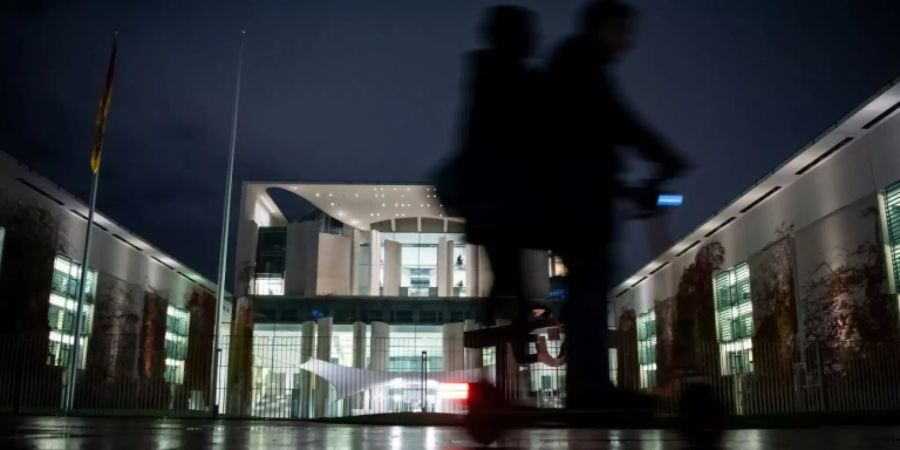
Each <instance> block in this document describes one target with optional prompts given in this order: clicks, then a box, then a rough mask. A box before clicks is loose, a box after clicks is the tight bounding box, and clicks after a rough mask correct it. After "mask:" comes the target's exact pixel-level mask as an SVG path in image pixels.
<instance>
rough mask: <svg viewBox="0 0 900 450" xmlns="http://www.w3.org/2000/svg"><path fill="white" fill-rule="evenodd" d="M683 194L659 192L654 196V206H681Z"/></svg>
mask: <svg viewBox="0 0 900 450" xmlns="http://www.w3.org/2000/svg"><path fill="white" fill-rule="evenodd" d="M682 203H684V196H683V195H680V194H659V197H657V198H656V206H681V204H682Z"/></svg>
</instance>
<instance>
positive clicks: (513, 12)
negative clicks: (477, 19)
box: [483, 5, 535, 58]
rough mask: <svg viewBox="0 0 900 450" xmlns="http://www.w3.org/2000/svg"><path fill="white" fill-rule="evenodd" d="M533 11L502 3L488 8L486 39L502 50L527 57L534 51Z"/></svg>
mask: <svg viewBox="0 0 900 450" xmlns="http://www.w3.org/2000/svg"><path fill="white" fill-rule="evenodd" d="M532 22H533V18H532V14H531V11H529V10H527V9H525V8H522V7H520V6H513V5H500V6H494V7H492V8H490V9H488V10H487V13H486V14H485V23H484V30H483V33H484V40H485V41H486V42H487V44H488V45H489V46H490V47H491V48H493V49H495V50H498V51H500V52H503V53H506V54H508V55H510V56H512V57H515V58H526V57H528V56H531V54H532V53H533V52H534V40H535V37H534V31H533V30H532V28H533V24H532Z"/></svg>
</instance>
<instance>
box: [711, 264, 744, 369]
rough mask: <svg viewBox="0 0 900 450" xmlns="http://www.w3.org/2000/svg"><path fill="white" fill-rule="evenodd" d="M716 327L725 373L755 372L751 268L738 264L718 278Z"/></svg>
mask: <svg viewBox="0 0 900 450" xmlns="http://www.w3.org/2000/svg"><path fill="white" fill-rule="evenodd" d="M714 287H715V297H716V298H715V305H716V328H717V330H718V337H719V350H720V352H719V353H720V354H721V356H722V373H723V374H725V375H733V374H740V373H747V372H752V371H753V341H752V337H753V305H752V303H751V301H750V269H749V268H748V267H747V263H742V264H738V265H737V266H734V267H732V268H731V269H729V270H726V271H723V272H720V273H719V274H717V275H716V277H715V286H714Z"/></svg>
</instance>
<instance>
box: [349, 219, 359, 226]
mask: <svg viewBox="0 0 900 450" xmlns="http://www.w3.org/2000/svg"><path fill="white" fill-rule="evenodd" d="M350 223H352V224H353V225H356V224H358V223H359V221H358V220H354V221H352V222H350Z"/></svg>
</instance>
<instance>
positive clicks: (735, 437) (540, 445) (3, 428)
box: [0, 417, 900, 450]
mask: <svg viewBox="0 0 900 450" xmlns="http://www.w3.org/2000/svg"><path fill="white" fill-rule="evenodd" d="M477 447H478V446H477V445H476V444H475V443H474V442H472V441H471V440H469V439H468V437H467V436H466V434H465V433H464V432H463V430H461V429H458V428H453V427H408V426H407V427H398V426H371V425H335V424H310V423H300V422H263V421H218V422H214V421H202V420H165V419H159V420H157V419H90V418H61V417H17V418H8V417H7V418H3V417H0V449H7V448H32V449H126V450H138V449H154V450H156V449H159V450H162V449H183V448H189V449H190V448H216V449H219V448H222V449H226V448H227V449H231V448H234V449H243V448H252V449H339V450H342V449H354V450H355V449H360V450H362V449H371V450H376V449H392V450H394V449H464V448H477ZM497 447H499V448H525V449H578V450H585V449H595V448H597V449H647V450H664V449H681V448H690V446H689V445H687V443H685V442H684V441H683V440H682V439H680V437H679V436H678V435H677V434H675V433H673V432H670V431H666V430H585V429H578V430H568V429H531V430H516V431H511V432H509V433H507V434H506V435H505V437H504V438H503V439H502V441H500V442H498V443H497V444H496V445H495V448H497ZM721 447H722V448H727V449H746V450H757V449H800V450H802V449H812V450H836V449H866V450H880V449H900V427H880V426H879V427H876V426H872V427H822V428H804V429H778V430H733V431H729V432H728V433H727V434H726V436H725V439H724V441H723V442H722V445H721Z"/></svg>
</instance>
